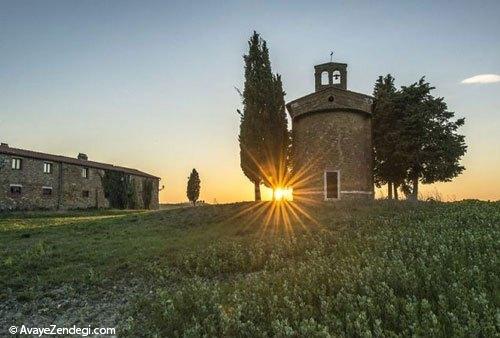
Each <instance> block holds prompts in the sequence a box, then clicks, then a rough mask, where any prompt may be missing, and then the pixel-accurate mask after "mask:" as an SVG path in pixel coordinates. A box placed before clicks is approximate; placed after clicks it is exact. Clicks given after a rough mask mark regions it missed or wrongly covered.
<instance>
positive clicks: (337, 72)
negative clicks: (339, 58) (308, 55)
mask: <svg viewBox="0 0 500 338" xmlns="http://www.w3.org/2000/svg"><path fill="white" fill-rule="evenodd" d="M314 79H315V84H316V85H315V87H316V91H319V90H322V89H324V88H327V87H334V88H340V89H344V90H345V89H347V63H339V62H327V63H323V64H321V65H317V66H314Z"/></svg>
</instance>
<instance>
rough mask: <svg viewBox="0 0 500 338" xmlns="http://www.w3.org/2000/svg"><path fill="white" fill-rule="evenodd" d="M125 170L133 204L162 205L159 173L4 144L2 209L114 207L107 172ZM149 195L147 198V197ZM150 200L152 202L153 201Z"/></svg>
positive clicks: (1, 156)
mask: <svg viewBox="0 0 500 338" xmlns="http://www.w3.org/2000/svg"><path fill="white" fill-rule="evenodd" d="M108 172H113V173H120V174H123V176H122V177H123V178H124V179H126V180H127V182H128V183H130V185H129V186H130V187H133V188H132V189H131V190H133V191H134V194H133V196H132V197H131V198H132V199H133V206H134V207H136V208H138V209H142V208H149V209H158V205H159V204H158V203H159V202H158V185H159V180H160V178H159V177H156V176H153V175H150V174H147V173H144V172H142V171H139V170H136V169H130V168H124V167H119V166H114V165H111V164H106V163H99V162H94V161H89V160H88V157H87V155H85V154H82V153H80V154H78V157H77V158H71V157H66V156H58V155H51V154H45V153H39V152H35V151H30V150H24V149H17V148H11V147H9V145H8V144H6V143H2V144H1V145H0V210H14V209H22V210H29V209H85V208H108V207H110V202H109V200H108V199H109V193H108V192H107V191H105V189H104V187H103V182H102V177H103V176H104V175H105V173H108ZM146 195H147V197H145V196H146ZM148 204H149V205H148Z"/></svg>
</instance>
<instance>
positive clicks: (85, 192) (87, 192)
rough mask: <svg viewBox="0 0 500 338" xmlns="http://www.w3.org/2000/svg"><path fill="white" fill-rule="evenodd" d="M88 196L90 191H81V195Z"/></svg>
mask: <svg viewBox="0 0 500 338" xmlns="http://www.w3.org/2000/svg"><path fill="white" fill-rule="evenodd" d="M89 196H90V191H88V190H84V191H82V197H85V198H87V197H89Z"/></svg>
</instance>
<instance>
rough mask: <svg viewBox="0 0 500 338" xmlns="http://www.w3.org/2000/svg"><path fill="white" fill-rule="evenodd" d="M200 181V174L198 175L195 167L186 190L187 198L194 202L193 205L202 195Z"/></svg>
mask: <svg viewBox="0 0 500 338" xmlns="http://www.w3.org/2000/svg"><path fill="white" fill-rule="evenodd" d="M200 183H201V181H200V176H199V175H198V172H197V171H196V169H193V171H191V174H190V175H189V178H188V183H187V190H186V195H187V198H188V199H189V201H190V202H192V203H193V205H196V201H197V200H198V198H199V197H200Z"/></svg>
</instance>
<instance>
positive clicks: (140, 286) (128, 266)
mask: <svg viewBox="0 0 500 338" xmlns="http://www.w3.org/2000/svg"><path fill="white" fill-rule="evenodd" d="M272 208H273V206H272V204H271V203H263V204H262V205H261V206H259V207H255V206H254V205H253V204H249V203H240V204H230V205H217V206H203V207H196V208H182V209H174V210H162V211H154V212H121V211H95V212H90V213H85V212H70V213H64V214H61V213H56V214H54V213H31V214H4V215H0V326H1V327H2V329H3V328H8V327H9V325H12V323H18V324H21V323H24V324H26V325H29V324H32V325H38V326H40V325H49V324H57V325H60V326H70V325H73V324H77V325H78V324H80V325H81V326H89V325H93V326H101V327H106V326H111V327H113V326H116V327H117V329H118V330H119V332H120V334H121V335H124V336H151V335H153V334H157V335H159V336H166V335H169V336H171V335H182V334H187V335H191V336H199V335H203V334H208V335H209V336H221V335H225V336H234V335H242V334H245V335H246V336H272V335H277V334H281V335H292V336H311V335H319V336H328V335H333V336H339V335H340V336H342V335H349V336H352V335H356V336H372V335H373V336H390V335H412V334H415V335H419V336H436V335H440V336H477V335H483V336H494V335H497V334H499V326H498V325H499V324H498V316H499V313H500V298H499V296H498V295H499V294H500V293H499V288H498V285H500V271H499V262H498V258H499V257H498V256H499V255H498V253H499V252H500V203H499V202H478V201H464V202H455V203H430V202H429V203H420V204H418V205H410V204H406V203H386V202H375V203H373V204H369V205H361V204H359V205H355V204H335V205H329V206H316V207H314V208H309V209H303V210H301V209H299V208H297V206H294V207H293V208H292V209H290V208H286V209H277V210H275V214H279V215H281V217H280V218H279V219H278V220H276V219H274V218H273V217H269V215H270V213H269V210H271V209H272ZM295 216H297V217H298V218H296V217H295ZM2 334H3V333H2Z"/></svg>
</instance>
